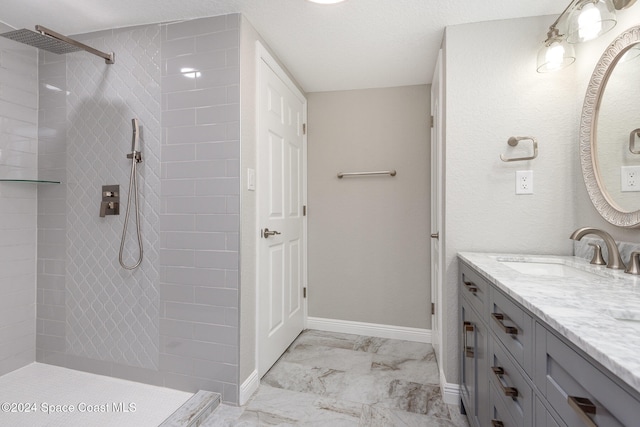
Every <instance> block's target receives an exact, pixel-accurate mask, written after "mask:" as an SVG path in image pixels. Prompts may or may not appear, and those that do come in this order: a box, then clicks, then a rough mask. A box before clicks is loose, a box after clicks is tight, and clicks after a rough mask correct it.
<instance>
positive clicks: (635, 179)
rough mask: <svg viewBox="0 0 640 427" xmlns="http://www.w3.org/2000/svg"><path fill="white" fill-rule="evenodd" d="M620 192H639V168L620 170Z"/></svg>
mask: <svg viewBox="0 0 640 427" xmlns="http://www.w3.org/2000/svg"><path fill="white" fill-rule="evenodd" d="M620 191H640V166H622V167H621V168H620Z"/></svg>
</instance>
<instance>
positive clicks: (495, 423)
mask: <svg viewBox="0 0 640 427" xmlns="http://www.w3.org/2000/svg"><path fill="white" fill-rule="evenodd" d="M491 427H504V423H503V422H502V421H499V420H491Z"/></svg>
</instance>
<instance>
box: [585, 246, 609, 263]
mask: <svg viewBox="0 0 640 427" xmlns="http://www.w3.org/2000/svg"><path fill="white" fill-rule="evenodd" d="M589 246H593V258H591V264H595V265H607V263H606V262H605V261H604V258H603V257H602V248H601V247H600V245H599V244H597V243H589Z"/></svg>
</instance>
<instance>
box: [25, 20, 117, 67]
mask: <svg viewBox="0 0 640 427" xmlns="http://www.w3.org/2000/svg"><path fill="white" fill-rule="evenodd" d="M36 31H37V32H39V33H40V34H42V35H44V36H49V37H52V38H54V39H58V40H60V41H62V42H65V43H67V44H70V45H73V46H76V47H78V48H80V49H82V50H85V51H87V52H89V53H92V54H94V55H96V56H99V57H100V58H104V62H105V63H106V64H115V62H116V58H115V53H113V52H109V53H104V52H101V51H99V50H98V49H94V48H92V47H91V46H87V45H86V44H84V43H80V42H79V41H76V40H73V39H70V38H69V37H65V36H63V35H62V34H60V33H56V32H55V31H53V30H50V29H48V28H46V27H43V26H42V25H36Z"/></svg>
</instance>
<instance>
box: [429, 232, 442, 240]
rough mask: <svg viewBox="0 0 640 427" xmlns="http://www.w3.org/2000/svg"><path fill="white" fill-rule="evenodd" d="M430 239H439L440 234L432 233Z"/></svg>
mask: <svg viewBox="0 0 640 427" xmlns="http://www.w3.org/2000/svg"><path fill="white" fill-rule="evenodd" d="M431 238H432V239H439V238H440V232H437V233H433V234H432V235H431Z"/></svg>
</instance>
